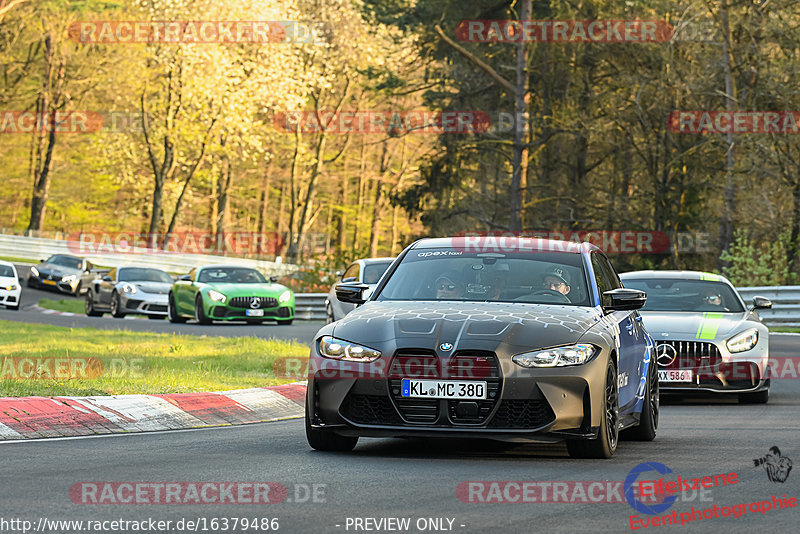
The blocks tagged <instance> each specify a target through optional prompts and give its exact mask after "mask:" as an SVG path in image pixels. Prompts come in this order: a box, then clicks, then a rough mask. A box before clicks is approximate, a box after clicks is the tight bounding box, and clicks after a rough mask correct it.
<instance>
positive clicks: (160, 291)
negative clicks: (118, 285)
mask: <svg viewBox="0 0 800 534" xmlns="http://www.w3.org/2000/svg"><path fill="white" fill-rule="evenodd" d="M124 283H128V284H133V285H134V286H136V289H139V290H141V291H143V292H144V293H153V294H155V295H166V294H167V293H169V290H170V288H171V287H172V284H170V283H167V282H124Z"/></svg>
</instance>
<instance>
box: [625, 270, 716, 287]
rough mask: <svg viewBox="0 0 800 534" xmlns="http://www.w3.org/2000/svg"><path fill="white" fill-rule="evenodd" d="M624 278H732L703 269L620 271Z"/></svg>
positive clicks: (710, 280) (713, 279) (707, 279)
mask: <svg viewBox="0 0 800 534" xmlns="http://www.w3.org/2000/svg"><path fill="white" fill-rule="evenodd" d="M619 277H620V278H621V279H622V280H643V279H651V278H670V279H682V280H705V281H708V282H724V283H727V284H730V283H731V282H730V280H728V279H727V278H725V277H724V276H722V275H721V274H714V273H706V272H703V271H653V270H650V271H630V272H627V273H620V275H619Z"/></svg>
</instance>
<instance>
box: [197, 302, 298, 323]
mask: <svg viewBox="0 0 800 534" xmlns="http://www.w3.org/2000/svg"><path fill="white" fill-rule="evenodd" d="M258 311H261V312H263V315H248V314H247V312H248V309H247V308H234V307H231V306H226V305H224V304H222V305H215V306H210V307H209V309H208V310H207V311H206V314H207V315H208V317H209V318H211V319H213V320H215V321H244V320H253V319H264V320H281V321H283V320H289V319H294V306H279V307H275V308H260V309H259V310H258ZM251 313H252V312H251Z"/></svg>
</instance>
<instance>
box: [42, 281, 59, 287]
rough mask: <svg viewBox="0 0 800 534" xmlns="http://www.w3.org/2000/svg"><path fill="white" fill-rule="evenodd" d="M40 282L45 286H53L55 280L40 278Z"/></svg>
mask: <svg viewBox="0 0 800 534" xmlns="http://www.w3.org/2000/svg"><path fill="white" fill-rule="evenodd" d="M42 283H43V284H44V285H46V286H54V285H56V281H55V280H42Z"/></svg>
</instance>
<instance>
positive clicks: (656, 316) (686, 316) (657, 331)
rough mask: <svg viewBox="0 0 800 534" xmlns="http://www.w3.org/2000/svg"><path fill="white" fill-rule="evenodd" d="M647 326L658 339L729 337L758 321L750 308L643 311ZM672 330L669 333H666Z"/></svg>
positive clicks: (643, 318)
mask: <svg viewBox="0 0 800 534" xmlns="http://www.w3.org/2000/svg"><path fill="white" fill-rule="evenodd" d="M639 313H640V314H641V315H642V320H643V322H644V326H645V328H646V329H647V331H648V332H650V335H651V336H653V338H655V339H664V338H675V339H677V338H683V339H718V338H719V339H725V338H728V337H730V336H732V335H734V334H736V333H738V332H741V331H742V330H744V329H746V328H752V327H754V326H755V325H756V324H757V323H755V321H753V320H751V318H752V316H751V315H750V313H749V312H740V313H713V312H704V313H703V312H657V311H652V312H648V311H640V312H639ZM665 334H668V335H665Z"/></svg>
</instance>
